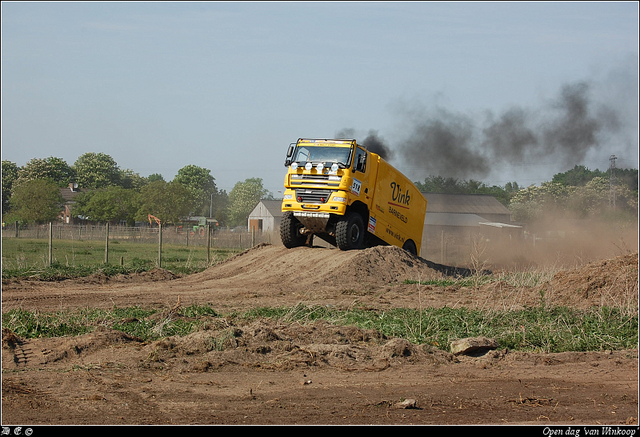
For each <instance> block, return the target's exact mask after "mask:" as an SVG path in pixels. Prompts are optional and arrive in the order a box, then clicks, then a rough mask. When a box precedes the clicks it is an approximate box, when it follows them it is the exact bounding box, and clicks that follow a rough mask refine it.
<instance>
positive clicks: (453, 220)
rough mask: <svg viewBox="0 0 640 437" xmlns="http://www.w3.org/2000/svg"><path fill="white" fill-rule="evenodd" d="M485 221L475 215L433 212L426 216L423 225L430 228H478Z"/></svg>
mask: <svg viewBox="0 0 640 437" xmlns="http://www.w3.org/2000/svg"><path fill="white" fill-rule="evenodd" d="M480 222H486V219H484V218H482V217H480V216H478V215H476V214H458V213H450V212H434V213H429V214H426V215H425V217H424V224H425V225H431V226H467V227H468V226H480Z"/></svg>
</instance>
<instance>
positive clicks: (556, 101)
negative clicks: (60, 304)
mask: <svg viewBox="0 0 640 437" xmlns="http://www.w3.org/2000/svg"><path fill="white" fill-rule="evenodd" d="M370 134H372V136H373V137H375V139H377V140H378V141H379V142H382V143H383V144H384V145H386V146H387V147H388V148H389V149H390V151H391V155H390V158H389V160H390V161H391V162H392V164H394V165H395V166H396V167H397V168H398V169H400V170H401V171H403V172H404V173H406V174H407V175H409V176H410V177H411V178H412V179H413V180H414V181H416V180H423V179H424V178H425V177H427V176H431V175H438V174H439V175H442V176H454V177H458V178H460V179H476V180H481V181H483V182H485V183H487V184H489V185H494V184H495V185H504V184H505V183H507V182H510V181H516V182H518V183H519V184H520V185H523V186H527V185H530V184H539V183H540V182H543V181H546V180H550V179H551V178H552V176H553V175H554V174H555V173H558V172H561V171H566V170H569V169H571V168H573V166H574V165H576V164H583V165H586V166H587V167H589V168H590V169H596V168H599V169H601V170H606V169H607V168H608V166H609V157H610V155H612V154H615V155H616V156H617V158H618V159H617V161H616V166H617V167H618V168H638V4H637V3H636V2H619V3H614V2H602V3H599V2H584V3H581V2H566V3H553V2H544V3H525V2H515V3H506V2H495V3H477V2H470V3H431V2H426V3H422V2H406V3H405V2H388V3H387V2H318V3H315V2H311V3H307V2H304V3H296V2H276V3H269V2H255V3H253V2H246V3H245V2H240V3H235V2H229V3H227V2H220V3H218V2H214V3H209V2H203V3H189V2H176V3H171V2H159V3H153V2H151V3H148V2H144V3H135V2H123V3H112V2H105V3H94V2H89V3H82V2H69V3H65V2H62V3H54V2H44V3H29V2H24V3H23V2H16V3H13V2H2V159H3V160H9V161H13V162H15V163H16V164H18V165H19V166H22V165H24V164H26V163H27V162H28V161H29V160H30V159H32V158H47V157H49V156H54V157H59V158H62V159H64V160H65V161H66V162H67V163H68V164H69V165H72V164H73V163H74V162H75V161H76V159H77V158H78V157H79V156H80V155H82V154H84V153H86V152H102V153H106V154H108V155H110V156H111V157H113V158H114V159H115V161H116V162H117V163H118V165H119V166H120V168H122V169H131V170H133V171H135V172H137V173H139V174H140V175H142V176H148V175H150V174H153V173H160V174H162V175H163V177H164V179H165V180H167V181H169V180H171V179H173V177H174V176H175V175H176V173H177V172H178V170H179V169H180V168H182V167H184V166H186V165H189V164H194V165H197V166H200V167H204V168H207V169H209V170H211V174H212V175H213V176H214V177H215V179H216V183H217V185H218V187H219V188H221V189H224V190H226V191H227V192H229V191H230V190H231V189H232V188H233V186H234V185H235V183H236V182H238V181H243V180H244V179H246V178H250V177H259V178H262V179H263V181H264V184H265V188H267V189H268V190H269V191H271V192H272V193H273V194H274V195H276V196H279V195H280V193H279V191H281V190H282V184H283V180H284V175H285V173H286V169H285V167H284V165H283V163H284V158H285V156H284V155H285V153H286V149H287V146H288V145H289V143H291V142H295V141H296V140H297V139H298V138H300V137H309V138H332V137H336V136H345V135H351V136H353V137H355V138H356V139H358V140H359V141H364V140H365V138H367V137H368V136H369V135H370Z"/></svg>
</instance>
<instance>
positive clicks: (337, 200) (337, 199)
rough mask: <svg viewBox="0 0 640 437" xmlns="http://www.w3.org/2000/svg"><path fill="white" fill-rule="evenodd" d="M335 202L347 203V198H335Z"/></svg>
mask: <svg viewBox="0 0 640 437" xmlns="http://www.w3.org/2000/svg"><path fill="white" fill-rule="evenodd" d="M333 201H334V202H346V201H347V198H346V197H339V196H333Z"/></svg>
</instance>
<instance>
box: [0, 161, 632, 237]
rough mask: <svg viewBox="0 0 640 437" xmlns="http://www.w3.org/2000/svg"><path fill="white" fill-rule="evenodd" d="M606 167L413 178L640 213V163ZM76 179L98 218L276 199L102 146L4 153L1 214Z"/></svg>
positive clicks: (53, 201) (243, 212)
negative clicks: (29, 155) (536, 180)
mask: <svg viewBox="0 0 640 437" xmlns="http://www.w3.org/2000/svg"><path fill="white" fill-rule="evenodd" d="M614 176H615V180H614V182H615V183H614V184H613V185H612V184H611V183H610V182H611V175H610V174H609V172H603V171H600V170H590V169H588V168H586V167H585V166H582V165H576V166H575V167H574V168H573V169H571V170H568V171H566V172H563V173H558V174H556V175H554V176H553V179H552V180H551V181H548V182H544V183H542V184H541V185H540V186H535V185H532V186H529V187H520V186H519V185H518V183H517V182H509V183H507V184H506V185H504V186H496V185H493V186H487V185H486V184H484V183H483V182H480V181H476V180H473V179H471V180H460V179H456V178H450V177H442V176H430V177H428V178H425V179H424V181H421V182H420V181H418V182H415V184H416V186H417V188H418V189H419V190H420V191H422V192H425V193H447V194H487V195H491V196H494V197H495V198H496V199H498V201H500V202H501V203H502V204H503V205H505V206H506V207H508V208H509V209H510V210H511V212H512V213H513V217H514V219H515V220H516V221H523V222H527V221H533V220H536V219H539V218H541V217H543V216H544V215H545V214H546V213H548V212H553V213H554V215H555V216H558V214H560V215H564V216H567V217H573V218H587V217H610V216H611V215H612V214H614V215H616V216H617V217H627V218H636V219H637V216H638V170H637V169H616V170H615V173H614ZM69 184H77V185H78V187H79V188H80V189H81V190H82V192H81V194H79V195H78V196H77V197H76V198H75V199H74V200H75V204H74V206H73V211H72V213H73V215H74V216H81V217H84V218H87V219H88V220H91V221H95V222H101V223H107V222H108V223H122V222H126V223H127V224H129V225H133V224H134V223H135V222H136V221H147V217H148V214H151V215H153V216H155V217H158V218H159V219H160V220H161V221H162V222H163V223H172V224H177V223H180V221H181V219H182V218H184V217H187V216H205V217H212V218H214V219H216V220H217V221H218V223H219V224H220V225H222V226H244V225H246V222H247V218H248V216H249V213H250V212H251V210H252V209H253V208H254V207H255V205H256V204H257V203H258V202H259V201H260V200H261V199H273V196H272V194H271V193H270V192H269V191H268V190H266V189H265V188H264V187H263V184H262V179H260V178H250V179H246V180H245V181H242V182H238V183H236V185H235V186H234V187H233V189H232V190H231V192H229V193H227V192H226V191H225V190H220V189H218V188H217V187H216V184H215V178H214V177H213V176H212V175H211V171H210V170H208V169H206V168H203V167H198V166H195V165H187V166H185V167H183V168H181V169H180V170H179V171H178V174H177V175H176V176H175V177H174V179H173V180H171V181H168V182H167V181H165V180H164V178H163V177H162V175H161V174H157V173H156V174H152V175H150V176H148V177H143V176H140V175H139V174H138V173H136V172H134V171H133V170H130V169H126V170H122V169H120V167H119V166H118V164H117V163H116V161H115V160H114V159H113V158H112V157H111V156H109V155H107V154H104V153H85V154H83V155H82V156H80V157H79V158H78V159H77V160H76V161H75V163H74V164H73V165H68V164H67V163H66V162H65V161H64V160H63V159H61V158H56V157H53V156H51V157H48V158H44V159H40V158H34V159H32V160H30V161H29V162H27V163H26V164H25V165H24V166H22V167H18V166H17V165H16V164H15V163H13V162H11V161H5V160H3V161H2V214H3V222H5V223H13V222H14V221H18V222H21V223H46V222H49V221H54V220H56V218H57V217H58V216H59V215H60V211H61V209H62V205H63V203H64V199H63V198H62V196H61V194H60V190H59V188H64V187H68V186H69Z"/></svg>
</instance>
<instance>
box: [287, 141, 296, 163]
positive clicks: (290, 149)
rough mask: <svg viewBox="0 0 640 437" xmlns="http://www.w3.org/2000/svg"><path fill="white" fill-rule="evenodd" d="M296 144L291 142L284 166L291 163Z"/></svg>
mask: <svg viewBox="0 0 640 437" xmlns="http://www.w3.org/2000/svg"><path fill="white" fill-rule="evenodd" d="M295 148H296V146H295V144H294V143H291V144H289V149H288V150H287V158H286V159H285V160H284V166H285V167H288V166H290V165H291V157H292V156H293V151H294V150H295Z"/></svg>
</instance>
